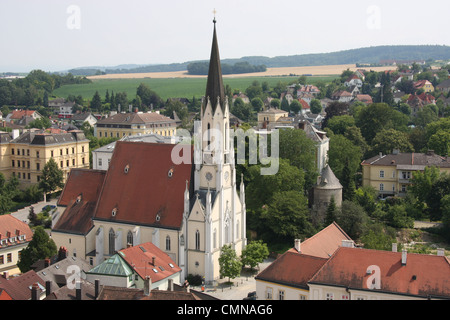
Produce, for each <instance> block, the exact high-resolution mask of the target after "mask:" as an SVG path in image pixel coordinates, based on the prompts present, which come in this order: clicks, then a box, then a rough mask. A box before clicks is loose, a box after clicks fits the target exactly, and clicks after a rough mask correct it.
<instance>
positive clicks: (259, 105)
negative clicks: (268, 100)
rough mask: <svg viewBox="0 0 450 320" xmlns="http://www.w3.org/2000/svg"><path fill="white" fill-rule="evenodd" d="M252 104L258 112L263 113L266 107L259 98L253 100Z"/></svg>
mask: <svg viewBox="0 0 450 320" xmlns="http://www.w3.org/2000/svg"><path fill="white" fill-rule="evenodd" d="M251 104H252V107H253V110H255V111H256V112H259V111H261V110H262V109H263V107H264V102H263V101H262V100H261V98H259V97H256V98H253V99H252V101H251Z"/></svg>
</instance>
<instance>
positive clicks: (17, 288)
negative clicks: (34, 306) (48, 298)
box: [0, 270, 45, 300]
mask: <svg viewBox="0 0 450 320" xmlns="http://www.w3.org/2000/svg"><path fill="white" fill-rule="evenodd" d="M35 283H39V284H40V285H41V291H42V290H43V289H44V288H45V283H44V281H43V280H42V279H41V277H39V276H38V275H37V273H36V272H34V271H33V270H30V271H28V272H26V273H24V274H22V275H20V276H19V277H11V278H9V279H8V280H7V279H5V278H2V277H0V288H2V289H4V290H6V292H7V293H8V294H9V295H10V296H11V298H12V299H13V300H29V299H31V289H30V288H31V286H32V285H33V284H35Z"/></svg>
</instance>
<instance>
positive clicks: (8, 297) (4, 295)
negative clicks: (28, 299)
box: [0, 289, 12, 301]
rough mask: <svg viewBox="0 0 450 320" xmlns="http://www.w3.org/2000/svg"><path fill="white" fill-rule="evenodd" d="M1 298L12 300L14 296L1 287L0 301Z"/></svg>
mask: <svg viewBox="0 0 450 320" xmlns="http://www.w3.org/2000/svg"><path fill="white" fill-rule="evenodd" d="M1 300H12V298H11V296H10V295H9V294H8V292H6V290H3V289H0V301H1Z"/></svg>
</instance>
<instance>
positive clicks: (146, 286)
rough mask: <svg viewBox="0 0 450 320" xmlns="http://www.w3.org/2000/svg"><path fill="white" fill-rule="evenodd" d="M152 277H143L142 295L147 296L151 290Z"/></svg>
mask: <svg viewBox="0 0 450 320" xmlns="http://www.w3.org/2000/svg"><path fill="white" fill-rule="evenodd" d="M151 287H152V279H151V278H150V277H149V276H146V277H145V280H144V296H147V297H148V296H149V295H150V292H151V291H152V289H151Z"/></svg>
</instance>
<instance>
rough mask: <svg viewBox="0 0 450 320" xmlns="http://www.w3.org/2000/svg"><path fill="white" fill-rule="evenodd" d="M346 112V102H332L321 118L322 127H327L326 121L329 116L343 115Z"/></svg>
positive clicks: (328, 119)
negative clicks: (323, 117)
mask: <svg viewBox="0 0 450 320" xmlns="http://www.w3.org/2000/svg"><path fill="white" fill-rule="evenodd" d="M347 114H348V104H347V103H344V102H337V101H335V102H332V103H330V105H329V106H328V107H327V115H326V117H325V119H323V122H322V129H325V128H327V127H328V121H330V119H331V118H333V117H336V116H343V115H347Z"/></svg>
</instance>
